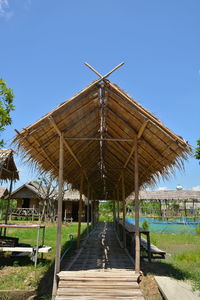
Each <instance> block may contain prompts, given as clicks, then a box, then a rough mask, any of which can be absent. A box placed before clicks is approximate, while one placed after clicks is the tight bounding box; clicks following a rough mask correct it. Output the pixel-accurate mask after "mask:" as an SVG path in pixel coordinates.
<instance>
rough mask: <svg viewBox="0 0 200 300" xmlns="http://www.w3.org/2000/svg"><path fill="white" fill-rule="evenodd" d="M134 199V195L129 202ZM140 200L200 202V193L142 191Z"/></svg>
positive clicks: (189, 191)
mask: <svg viewBox="0 0 200 300" xmlns="http://www.w3.org/2000/svg"><path fill="white" fill-rule="evenodd" d="M133 199H134V194H131V195H130V196H129V197H128V198H127V202H131V201H132V200H133ZM139 199H140V200H144V201H145V200H147V201H148V200H152V201H154V200H167V201H185V200H188V201H192V200H195V201H200V191H193V190H163V191H162V190H161V191H159V190H157V191H140V193H139Z"/></svg>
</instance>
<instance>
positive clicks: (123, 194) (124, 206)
mask: <svg viewBox="0 0 200 300" xmlns="http://www.w3.org/2000/svg"><path fill="white" fill-rule="evenodd" d="M122 201H123V244H124V248H126V230H125V219H126V203H125V186H124V171H123V172H122Z"/></svg>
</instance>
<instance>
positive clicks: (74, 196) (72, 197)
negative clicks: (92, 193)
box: [63, 190, 86, 202]
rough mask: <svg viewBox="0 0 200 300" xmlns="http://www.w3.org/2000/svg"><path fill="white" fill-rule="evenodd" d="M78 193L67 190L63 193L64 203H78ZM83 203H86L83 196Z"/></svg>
mask: <svg viewBox="0 0 200 300" xmlns="http://www.w3.org/2000/svg"><path fill="white" fill-rule="evenodd" d="M79 199H80V192H79V191H78V190H67V191H65V193H64V199H63V200H64V201H68V200H69V201H79ZM83 201H84V202H86V197H85V196H84V195H83Z"/></svg>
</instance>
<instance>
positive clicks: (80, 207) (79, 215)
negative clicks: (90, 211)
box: [77, 172, 83, 248]
mask: <svg viewBox="0 0 200 300" xmlns="http://www.w3.org/2000/svg"><path fill="white" fill-rule="evenodd" d="M82 208H83V172H81V180H80V199H79V210H78V235H77V248H79V247H80V237H81V219H82Z"/></svg>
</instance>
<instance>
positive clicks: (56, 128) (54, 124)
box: [49, 116, 89, 183]
mask: <svg viewBox="0 0 200 300" xmlns="http://www.w3.org/2000/svg"><path fill="white" fill-rule="evenodd" d="M49 120H50V122H51V124H52V126H53V127H54V129H55V130H56V132H57V133H58V135H59V136H60V135H61V134H62V133H61V131H60V129H59V128H58V126H57V125H56V123H55V120H54V119H53V117H52V116H50V117H49ZM63 142H64V145H65V147H66V148H67V150H68V151H69V153H70V154H71V155H72V157H73V158H74V160H75V161H76V162H77V164H78V165H79V167H80V168H81V169H82V172H83V174H84V175H85V178H86V180H87V181H88V177H87V174H86V172H85V170H84V169H83V167H82V165H81V163H80V161H79V160H78V158H77V156H76V155H75V154H74V152H73V151H72V149H71V147H70V146H69V145H68V143H67V142H66V141H65V140H64V141H63ZM88 183H89V182H88Z"/></svg>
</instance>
